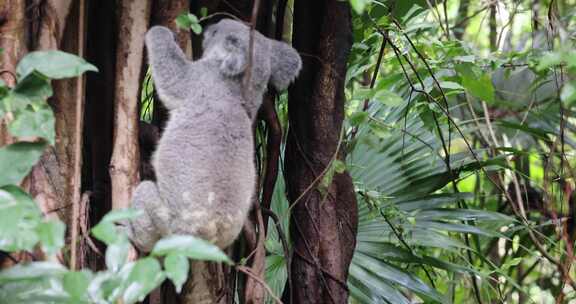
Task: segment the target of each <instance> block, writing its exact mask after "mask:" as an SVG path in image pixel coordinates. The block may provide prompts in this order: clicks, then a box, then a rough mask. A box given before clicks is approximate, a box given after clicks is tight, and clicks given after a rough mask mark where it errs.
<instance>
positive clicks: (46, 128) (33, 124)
mask: <svg viewBox="0 0 576 304" xmlns="http://www.w3.org/2000/svg"><path fill="white" fill-rule="evenodd" d="M14 116H15V118H14V120H13V121H12V122H10V124H9V125H8V130H9V131H10V133H11V134H12V135H13V136H16V137H42V138H44V139H45V140H46V141H48V142H49V143H50V144H51V145H53V144H54V140H55V137H56V131H55V130H54V124H55V119H54V113H53V112H52V109H50V107H49V106H48V105H43V106H40V107H38V108H37V109H33V108H32V107H26V108H24V109H22V110H21V111H17V112H15V115H14Z"/></svg>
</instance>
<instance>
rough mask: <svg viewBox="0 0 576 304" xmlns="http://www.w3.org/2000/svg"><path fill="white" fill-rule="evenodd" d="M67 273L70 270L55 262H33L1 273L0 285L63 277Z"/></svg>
mask: <svg viewBox="0 0 576 304" xmlns="http://www.w3.org/2000/svg"><path fill="white" fill-rule="evenodd" d="M66 272H68V270H67V269H66V268H65V267H64V266H62V265H61V264H59V263H55V262H32V263H28V264H18V265H16V266H14V267H10V268H7V269H5V270H2V271H1V272H0V284H2V283H6V282H11V281H21V280H31V279H38V278H43V277H55V276H62V275H64V274H65V273H66Z"/></svg>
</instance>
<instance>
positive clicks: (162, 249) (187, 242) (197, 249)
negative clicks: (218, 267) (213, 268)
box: [152, 235, 233, 265]
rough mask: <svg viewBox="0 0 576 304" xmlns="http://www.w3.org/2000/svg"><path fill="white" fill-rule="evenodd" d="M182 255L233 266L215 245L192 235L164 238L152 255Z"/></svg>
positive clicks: (157, 244) (155, 247)
mask: <svg viewBox="0 0 576 304" xmlns="http://www.w3.org/2000/svg"><path fill="white" fill-rule="evenodd" d="M171 253H173V254H180V255H183V256H186V257H188V258H191V259H194V260H202V261H214V262H224V263H226V264H229V265H232V264H233V263H232V261H231V260H230V258H228V256H227V255H226V254H225V253H224V252H222V250H220V248H218V247H216V246H215V245H213V244H211V243H209V242H207V241H205V240H203V239H200V238H196V237H193V236H190V235H173V236H169V237H167V238H163V239H161V240H160V241H158V242H157V243H156V245H155V246H154V249H152V255H154V256H165V255H168V254H171Z"/></svg>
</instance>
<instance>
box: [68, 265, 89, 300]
mask: <svg viewBox="0 0 576 304" xmlns="http://www.w3.org/2000/svg"><path fill="white" fill-rule="evenodd" d="M91 277H92V274H91V273H90V272H89V271H70V272H68V273H66V274H65V275H64V279H63V280H62V283H63V287H64V290H65V291H66V292H67V293H68V294H69V295H70V297H72V298H73V299H74V300H81V299H83V298H84V295H85V294H86V291H87V290H88V285H90V279H91Z"/></svg>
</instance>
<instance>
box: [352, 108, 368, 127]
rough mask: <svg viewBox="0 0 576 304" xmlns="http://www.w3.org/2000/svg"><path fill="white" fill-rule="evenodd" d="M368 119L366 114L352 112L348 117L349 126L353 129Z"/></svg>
mask: <svg viewBox="0 0 576 304" xmlns="http://www.w3.org/2000/svg"><path fill="white" fill-rule="evenodd" d="M368 118H369V114H368V113H367V112H354V113H352V115H350V118H348V121H349V122H350V125H352V126H353V127H354V126H358V125H361V124H363V123H365V122H366V121H368Z"/></svg>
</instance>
